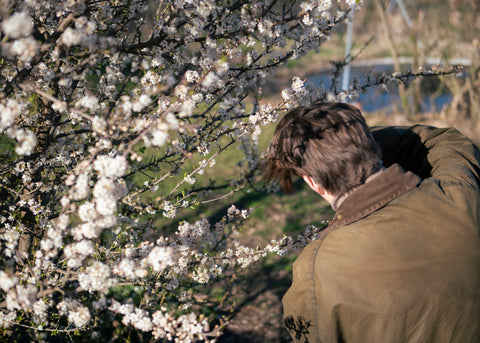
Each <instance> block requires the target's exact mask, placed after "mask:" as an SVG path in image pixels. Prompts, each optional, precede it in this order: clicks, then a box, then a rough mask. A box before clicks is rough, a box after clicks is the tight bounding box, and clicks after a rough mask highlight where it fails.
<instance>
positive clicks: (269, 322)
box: [218, 271, 292, 343]
mask: <svg viewBox="0 0 480 343" xmlns="http://www.w3.org/2000/svg"><path fill="white" fill-rule="evenodd" d="M255 279H256V282H252V283H251V284H250V282H249V284H250V285H248V286H250V287H251V288H250V289H249V293H250V294H251V295H250V296H249V298H248V299H247V300H246V304H245V305H244V306H240V308H239V311H238V312H236V313H235V314H234V315H233V318H232V320H231V322H230V323H229V325H228V326H227V328H226V330H225V331H224V333H223V335H222V336H221V337H220V339H219V340H218V342H221V343H247V342H248V343H287V342H292V340H291V338H290V335H289V334H288V331H287V330H286V329H285V327H284V325H283V312H282V297H283V294H284V293H285V292H286V291H287V289H288V287H289V286H290V282H291V275H289V273H287V272H285V271H275V272H266V273H264V274H263V275H258V276H255Z"/></svg>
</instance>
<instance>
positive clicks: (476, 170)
mask: <svg viewBox="0 0 480 343" xmlns="http://www.w3.org/2000/svg"><path fill="white" fill-rule="evenodd" d="M372 132H373V136H374V137H375V140H376V141H377V143H378V144H379V145H380V147H381V149H382V153H383V158H384V164H385V165H386V166H389V165H391V164H393V163H399V164H400V165H401V166H402V167H403V168H404V169H406V170H409V171H412V172H414V173H416V174H417V175H419V176H420V177H422V178H428V177H433V178H435V179H437V180H439V181H441V182H455V183H463V184H467V185H470V186H471V187H473V188H475V189H476V190H477V191H480V152H479V150H478V149H477V147H476V146H475V145H474V144H473V143H472V142H471V141H470V140H469V139H468V138H467V137H465V136H464V135H462V134H461V133H460V132H459V131H457V130H456V129H454V128H435V127H431V126H425V125H415V126H412V127H410V128H406V127H386V128H376V129H373V130H372Z"/></svg>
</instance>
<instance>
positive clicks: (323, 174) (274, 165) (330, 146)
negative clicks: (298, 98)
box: [264, 103, 382, 195]
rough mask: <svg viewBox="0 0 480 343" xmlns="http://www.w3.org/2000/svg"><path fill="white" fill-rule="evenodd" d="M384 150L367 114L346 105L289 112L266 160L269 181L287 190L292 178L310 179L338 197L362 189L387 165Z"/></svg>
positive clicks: (312, 107) (319, 105)
mask: <svg viewBox="0 0 480 343" xmlns="http://www.w3.org/2000/svg"><path fill="white" fill-rule="evenodd" d="M381 159H382V157H381V152H380V149H379V148H378V146H377V144H376V143H375V140H374V139H373V136H372V134H371V133H370V130H369V128H368V126H367V124H366V123H365V120H364V118H363V116H362V114H361V112H360V111H359V110H358V109H357V108H356V107H354V106H351V105H349V104H344V103H317V104H314V105H312V106H310V107H306V108H296V109H294V110H292V111H290V112H288V113H287V114H286V115H285V116H284V117H283V118H282V119H281V120H280V121H279V123H278V125H277V128H276V130H275V133H274V135H273V138H272V141H271V143H270V147H269V149H268V151H267V156H266V158H265V164H264V168H265V176H266V178H267V180H272V179H279V181H280V184H281V185H282V187H283V188H284V189H285V190H286V191H290V190H291V189H292V188H293V181H292V177H293V176H294V175H298V176H301V177H303V176H308V177H309V178H311V179H312V180H313V181H314V182H315V184H317V185H319V186H320V187H321V188H322V189H323V190H325V191H327V192H328V193H330V194H332V195H341V194H344V193H346V192H347V191H349V190H350V189H352V188H354V187H356V186H359V185H361V184H363V183H364V182H365V180H366V179H367V178H368V177H369V176H370V175H371V174H373V173H374V172H375V171H376V170H377V169H378V168H379V167H380V166H381V163H382V162H381Z"/></svg>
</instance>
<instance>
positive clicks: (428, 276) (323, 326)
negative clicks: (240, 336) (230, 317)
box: [283, 125, 480, 343]
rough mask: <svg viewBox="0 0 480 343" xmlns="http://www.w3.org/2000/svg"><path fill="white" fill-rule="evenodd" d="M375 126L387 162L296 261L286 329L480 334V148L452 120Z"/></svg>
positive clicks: (371, 339)
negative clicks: (448, 124)
mask: <svg viewBox="0 0 480 343" xmlns="http://www.w3.org/2000/svg"><path fill="white" fill-rule="evenodd" d="M374 136H375V139H376V140H377V141H378V142H379V144H380V146H381V147H382V150H383V153H384V162H385V165H386V166H388V168H387V169H386V170H385V171H384V172H382V173H381V174H380V175H379V176H377V177H375V179H374V180H373V181H371V182H368V183H367V184H365V185H363V186H361V187H359V188H358V189H356V190H355V191H354V192H352V193H351V194H350V195H349V196H348V197H347V198H346V199H345V200H344V201H343V202H342V204H341V205H340V207H339V208H338V210H337V212H336V215H335V217H334V219H333V221H332V222H331V224H330V225H329V226H328V227H327V229H325V230H324V232H323V233H322V235H321V237H320V239H318V240H316V241H314V242H311V243H309V244H308V245H307V246H306V247H305V249H304V251H303V252H302V253H301V254H300V256H299V257H298V259H297V260H296V262H295V263H294V267H293V282H292V286H291V288H290V289H289V290H288V292H287V293H286V294H285V296H284V298H283V305H284V316H285V324H286V327H287V329H288V330H289V331H290V334H291V336H292V338H293V339H294V341H295V342H310V343H313V342H322V343H332V342H355V343H360V342H365V343H375V342H379V343H391V342H412V343H413V342H418V343H427V342H459V343H470V342H471V343H477V342H480V152H479V151H478V150H477V149H476V148H475V146H474V145H473V144H472V143H471V142H470V141H469V140H468V139H467V138H465V137H464V136H463V135H461V134H460V133H459V132H458V131H456V130H454V129H436V128H432V127H427V126H420V125H419V126H414V127H412V128H409V129H406V128H394V127H392V128H384V129H379V130H376V131H374ZM405 170H408V171H405ZM417 175H418V176H417Z"/></svg>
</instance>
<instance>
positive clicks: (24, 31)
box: [2, 12, 33, 38]
mask: <svg viewBox="0 0 480 343" xmlns="http://www.w3.org/2000/svg"><path fill="white" fill-rule="evenodd" d="M2 28H3V32H4V33H5V35H7V36H9V37H10V38H20V37H22V36H28V35H29V34H30V33H31V32H32V29H33V23H32V18H31V17H30V15H29V14H28V13H27V12H15V13H13V14H12V16H11V17H10V18H8V19H6V20H5V21H4V22H3V23H2Z"/></svg>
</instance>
